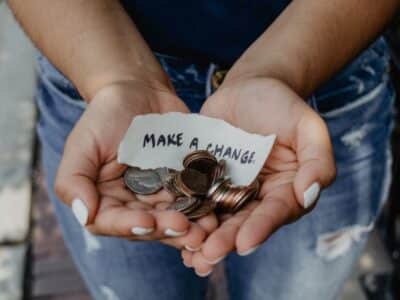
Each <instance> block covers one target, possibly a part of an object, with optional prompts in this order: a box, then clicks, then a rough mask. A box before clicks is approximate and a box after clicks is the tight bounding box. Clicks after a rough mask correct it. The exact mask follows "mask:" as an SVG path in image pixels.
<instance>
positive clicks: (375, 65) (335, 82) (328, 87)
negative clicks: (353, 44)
mask: <svg viewBox="0 0 400 300" xmlns="http://www.w3.org/2000/svg"><path fill="white" fill-rule="evenodd" d="M389 66H390V61H389V54H388V48H387V45H386V43H385V41H384V40H383V39H378V41H377V42H375V43H374V44H373V45H372V46H371V47H370V48H368V49H367V50H365V51H364V52H363V53H361V54H360V55H359V56H358V57H357V58H356V59H355V60H353V62H352V63H350V64H349V65H347V66H346V67H345V68H344V69H343V70H342V71H340V72H339V73H338V74H337V75H336V76H335V77H334V78H332V79H331V80H330V81H329V82H328V83H327V84H325V85H323V86H322V87H320V88H319V89H318V90H317V91H316V92H315V94H314V95H313V96H312V102H311V103H312V105H313V106H314V108H315V110H316V111H317V112H318V113H320V115H321V116H323V117H325V118H336V117H339V116H340V115H342V114H345V113H346V112H349V111H352V110H356V109H357V108H359V107H360V106H363V105H365V104H366V103H368V102H369V101H372V100H374V99H376V98H377V97H376V96H377V95H378V94H379V93H381V92H382V90H383V89H384V88H385V86H386V83H387V82H388V81H389V69H390V68H389Z"/></svg>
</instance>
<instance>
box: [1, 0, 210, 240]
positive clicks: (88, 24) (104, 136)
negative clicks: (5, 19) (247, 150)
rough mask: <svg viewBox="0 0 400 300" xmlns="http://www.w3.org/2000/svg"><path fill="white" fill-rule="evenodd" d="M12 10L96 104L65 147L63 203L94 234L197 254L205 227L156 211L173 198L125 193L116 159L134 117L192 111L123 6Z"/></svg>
mask: <svg viewBox="0 0 400 300" xmlns="http://www.w3.org/2000/svg"><path fill="white" fill-rule="evenodd" d="M9 3H10V6H11V8H12V9H13V11H14V13H15V15H16V17H17V18H18V20H19V21H20V23H21V24H22V26H23V27H24V28H25V30H26V32H27V33H28V35H29V36H30V37H31V39H32V40H33V41H34V42H35V43H36V45H37V46H38V48H39V49H40V50H41V51H42V52H43V53H44V54H45V55H46V56H47V57H48V58H49V59H50V60H51V61H52V62H53V63H54V64H55V65H56V66H57V67H58V68H59V69H60V70H61V71H62V72H63V73H64V74H65V75H66V76H68V77H69V78H70V79H71V80H72V81H73V82H74V84H75V86H77V88H78V90H79V91H80V93H81V94H82V95H83V97H84V98H85V100H86V101H88V102H90V104H89V105H88V106H87V108H86V109H85V110H84V112H83V114H82V116H81V117H80V119H79V121H78V122H77V123H76V124H75V126H74V129H73V130H72V131H71V133H70V134H69V136H68V139H67V141H66V142H65V147H64V151H63V154H62V160H61V163H60V165H59V168H58V172H57V176H56V179H55V184H54V189H55V191H56V193H57V195H58V197H59V198H60V200H62V201H63V202H64V203H65V204H67V205H69V206H70V207H71V208H72V212H73V213H74V214H75V216H76V218H77V220H78V221H79V222H80V223H81V225H83V226H85V227H86V228H87V229H88V230H90V231H91V232H92V233H95V234H99V235H107V236H118V237H123V238H126V239H129V240H160V241H161V242H163V243H165V244H168V245H171V246H175V247H177V248H182V247H184V246H190V247H193V248H197V247H198V246H199V244H200V243H201V242H202V240H203V239H204V237H205V231H204V230H203V228H202V227H200V226H199V225H197V224H191V223H190V222H189V221H188V220H187V219H186V217H184V216H183V215H182V214H180V213H177V212H173V211H159V210H157V209H156V208H155V205H156V204H157V205H158V204H160V203H161V202H168V201H172V199H170V198H169V197H168V195H167V193H164V194H160V195H154V196H147V198H146V199H145V200H144V199H141V200H139V199H138V198H137V197H136V195H134V194H133V193H130V192H129V191H127V190H126V189H124V188H123V178H122V177H123V174H124V171H125V170H126V166H124V165H121V164H119V163H118V161H117V152H118V146H119V143H120V141H121V139H122V137H123V136H124V134H125V132H126V129H127V128H128V127H129V125H130V123H131V122H132V118H133V117H134V116H136V115H141V114H148V113H165V112H169V111H180V112H188V109H187V107H186V106H185V105H184V103H183V102H182V101H181V100H180V99H179V98H178V97H177V96H176V94H175V93H174V90H173V88H172V86H171V84H170V82H169V79H168V77H167V75H166V74H165V73H164V71H163V70H162V68H161V66H160V65H159V63H158V62H157V60H156V58H155V57H154V56H153V54H152V52H151V51H150V49H149V47H148V46H147V45H146V43H145V41H144V40H143V38H142V37H141V36H140V34H139V32H138V31H137V30H136V28H135V26H134V24H133V23H132V22H131V20H130V19H129V17H128V16H127V15H126V13H125V12H124V10H123V8H122V7H121V6H120V4H119V1H116V0H89V1H87V0H68V1H67V0H65V1H61V0H59V1H52V0H41V1H24V0H10V1H9ZM61 125H62V124H61ZM51 188H53V187H51ZM142 200H143V201H142ZM206 218H207V217H206ZM208 219H210V217H208ZM214 219H215V218H213V217H212V216H211V220H210V221H211V222H212V221H213V220H214ZM206 223H207V221H206ZM214 224H216V222H214ZM215 226H216V225H215Z"/></svg>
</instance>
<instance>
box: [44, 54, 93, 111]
mask: <svg viewBox="0 0 400 300" xmlns="http://www.w3.org/2000/svg"><path fill="white" fill-rule="evenodd" d="M38 62H39V63H38V75H39V77H40V80H41V82H42V84H43V85H44V86H45V87H46V88H47V90H48V92H49V94H50V95H51V96H52V98H54V101H57V102H63V103H64V104H66V105H67V106H70V107H75V108H78V109H80V110H82V109H85V108H86V106H87V104H86V102H85V101H84V100H83V98H82V96H81V95H80V94H79V92H78V91H77V89H76V88H75V87H74V85H73V84H72V83H71V82H70V81H69V80H68V79H67V78H66V77H65V76H64V75H63V74H61V73H60V71H58V70H57V69H56V68H55V67H54V66H53V65H52V64H51V63H50V62H49V61H48V60H47V59H46V58H45V57H43V56H39V58H38ZM60 105H62V103H60Z"/></svg>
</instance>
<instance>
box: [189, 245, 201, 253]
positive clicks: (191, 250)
mask: <svg viewBox="0 0 400 300" xmlns="http://www.w3.org/2000/svg"><path fill="white" fill-rule="evenodd" d="M185 248H186V250H188V251H190V252H196V251H199V250H200V249H201V246H200V247H197V248H192V247H190V246H185Z"/></svg>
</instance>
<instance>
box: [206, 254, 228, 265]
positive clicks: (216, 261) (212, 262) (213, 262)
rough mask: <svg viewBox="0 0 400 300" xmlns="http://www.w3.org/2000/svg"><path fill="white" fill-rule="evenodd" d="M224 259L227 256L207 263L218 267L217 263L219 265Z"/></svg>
mask: <svg viewBox="0 0 400 300" xmlns="http://www.w3.org/2000/svg"><path fill="white" fill-rule="evenodd" d="M224 258H225V255H224V256H221V257H219V258H217V259H215V260H206V261H207V263H209V264H210V265H216V264H217V263H219V262H220V261H222V260H223V259H224Z"/></svg>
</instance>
